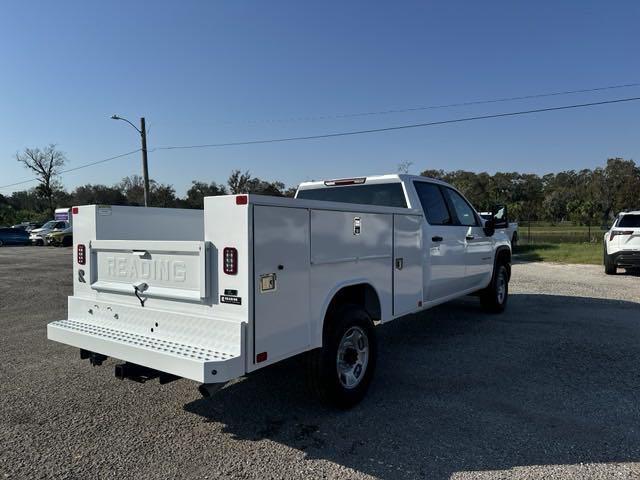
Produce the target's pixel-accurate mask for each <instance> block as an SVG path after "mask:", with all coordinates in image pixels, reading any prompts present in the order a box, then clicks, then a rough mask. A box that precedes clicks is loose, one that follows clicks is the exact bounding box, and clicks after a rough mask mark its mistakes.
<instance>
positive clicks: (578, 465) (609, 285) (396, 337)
mask: <svg viewBox="0 0 640 480" xmlns="http://www.w3.org/2000/svg"><path fill="white" fill-rule="evenodd" d="M70 266H71V251H70V249H54V248H48V247H41V248H35V247H23V248H0V331H1V332H2V335H1V336H0V401H1V406H2V408H1V409H0V439H1V440H0V478H2V476H4V478H16V479H26V478H78V479H80V478H82V479H85V478H118V479H128V478H131V479H167V478H185V479H191V478H193V479H204V478H209V479H214V478H215V479H218V478H220V479H227V478H255V479H270V478H274V479H275V478H350V479H354V478H383V479H404V478H407V479H412V478H428V479H449V478H451V479H466V478H481V479H504V478H559V479H560V478H562V479H567V478H602V479H609V478H640V463H638V462H640V402H639V395H638V392H640V373H639V372H640V369H639V361H640V276H637V275H629V274H622V275H618V276H616V277H607V276H605V275H604V273H603V271H602V268H601V267H595V266H580V265H556V264H541V263H528V264H517V265H514V268H513V278H512V283H511V297H510V300H509V306H508V308H507V312H506V313H505V314H503V315H499V316H492V315H488V314H485V313H483V312H481V310H480V309H479V306H478V301H477V299H475V298H465V299H462V300H459V301H455V302H453V303H450V304H447V305H443V306H440V307H437V308H435V309H433V310H430V311H428V312H425V313H423V314H420V315H416V316H413V317H407V318H405V319H400V320H398V321H396V322H392V323H390V324H387V325H384V326H381V327H380V328H379V330H378V332H379V341H380V347H381V348H380V358H379V364H378V371H377V373H376V379H375V381H374V384H373V386H372V389H371V390H370V392H369V395H368V397H367V398H366V399H365V401H364V402H363V403H362V404H361V405H359V406H358V407H356V408H355V409H353V410H351V411H349V412H336V411H331V410H326V409H324V408H323V407H321V406H319V405H318V404H317V403H315V401H314V400H313V399H312V398H310V397H309V394H308V393H307V390H306V389H305V387H304V370H303V368H302V367H301V365H300V364H301V362H300V360H299V359H293V360H290V361H287V362H286V363H283V364H279V365H275V366H273V367H269V368H267V369H265V370H263V371H260V372H257V373H256V374H253V375H250V376H248V377H247V378H243V379H241V380H240V381H237V382H235V383H233V384H231V385H229V386H227V387H226V388H225V389H223V390H222V391H221V392H219V393H218V394H217V396H216V397H215V399H214V400H213V401H206V400H203V399H201V398H199V394H198V392H197V390H196V384H195V383H193V382H190V381H186V380H180V381H177V382H173V383H171V384H168V385H164V386H160V385H159V384H158V383H157V382H147V383H145V384H137V383H133V382H126V381H125V382H122V381H119V380H117V379H115V378H114V376H113V365H114V364H115V363H116V362H115V361H113V360H109V361H108V362H106V363H105V364H104V365H103V366H102V367H96V368H92V367H91V366H90V365H89V364H88V363H87V362H86V361H81V360H80V359H79V356H78V351H77V350H76V349H73V348H70V347H66V346H64V345H60V344H57V343H53V342H49V341H47V340H46V323H47V322H48V321H50V320H53V319H61V318H66V296H67V295H69V294H70V293H71V270H70Z"/></svg>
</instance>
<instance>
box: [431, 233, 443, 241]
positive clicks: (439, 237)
mask: <svg viewBox="0 0 640 480" xmlns="http://www.w3.org/2000/svg"><path fill="white" fill-rule="evenodd" d="M431 241H432V242H441V241H442V237H441V236H439V235H436V236H435V237H431Z"/></svg>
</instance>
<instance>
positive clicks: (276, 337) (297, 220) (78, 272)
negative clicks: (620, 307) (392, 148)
mask: <svg viewBox="0 0 640 480" xmlns="http://www.w3.org/2000/svg"><path fill="white" fill-rule="evenodd" d="M72 215H73V225H74V235H73V245H74V255H73V262H74V263H73V276H74V283H73V286H74V291H73V295H72V296H70V297H69V299H68V305H69V307H68V310H69V313H68V318H67V319H63V320H57V321H53V322H51V323H50V324H49V325H48V328H47V331H48V337H49V339H51V340H55V341H58V342H62V343H65V344H68V345H71V346H74V347H77V348H80V352H81V358H84V359H88V360H90V362H91V363H92V364H94V365H100V364H102V363H103V362H104V360H105V359H106V358H107V357H115V358H116V359H119V360H121V361H123V363H120V364H118V365H117V366H116V376H117V377H118V378H120V379H125V378H127V379H133V380H138V381H146V380H150V379H152V378H159V379H160V381H161V382H166V381H171V380H174V379H177V378H187V379H190V380H194V381H197V382H200V383H201V385H200V387H199V388H200V392H201V393H202V394H203V395H204V396H210V395H211V394H212V393H213V392H215V391H216V390H217V389H219V388H221V387H222V386H223V385H224V384H225V383H226V382H228V381H230V380H233V379H235V378H237V377H240V376H242V375H244V374H246V373H248V372H253V371H255V370H259V369H261V368H263V367H265V366H267V365H270V364H273V363H276V362H279V361H281V360H283V359H286V358H289V357H293V356H298V355H301V356H307V357H308V359H309V361H308V364H309V370H310V371H309V378H310V379H312V382H311V383H312V384H313V386H314V390H315V391H316V393H317V394H318V397H319V398H320V399H321V400H323V401H324V402H325V403H328V404H331V405H334V406H337V407H340V408H348V407H350V406H353V405H355V404H356V403H358V402H359V401H360V400H361V399H362V397H363V396H364V395H365V393H366V390H367V388H368V385H369V384H370V382H371V381H372V378H373V373H374V371H375V364H376V357H377V340H376V334H375V328H374V326H375V325H377V324H379V323H385V322H389V321H392V320H394V319H396V318H399V317H402V316H404V315H407V314H411V313H415V312H419V311H421V310H424V309H426V308H430V307H432V306H434V305H437V304H440V303H443V302H446V301H448V300H451V299H453V298H457V297H460V296H462V295H468V294H474V295H477V296H479V297H480V300H481V305H482V306H483V307H485V308H486V309H487V310H488V311H491V312H497V313H499V312H501V311H503V310H504V308H505V307H506V304H507V298H508V282H509V277H510V261H511V250H510V245H509V241H508V239H507V238H506V236H505V235H504V233H503V232H500V231H496V230H495V225H494V219H493V218H489V219H488V220H483V219H482V218H481V217H480V216H479V215H478V213H477V212H476V210H475V209H474V208H473V207H472V206H471V205H470V204H469V202H468V201H467V200H466V199H465V198H464V196H463V195H462V194H461V193H460V192H459V191H457V190H456V189H455V188H453V187H452V186H450V185H448V184H446V183H444V182H440V181H438V180H433V179H429V178H425V177H416V176H409V175H383V176H372V177H358V178H350V179H338V180H326V181H322V182H306V183H302V184H301V185H300V187H299V189H298V191H297V193H296V197H295V198H293V199H292V198H279V197H267V196H260V195H252V194H240V195H226V196H217V197H207V198H205V200H204V210H200V211H199V210H180V209H162V208H143V207H124V206H113V207H111V206H105V205H87V206H80V207H73V209H72ZM167 225H171V227H172V228H166V226H167Z"/></svg>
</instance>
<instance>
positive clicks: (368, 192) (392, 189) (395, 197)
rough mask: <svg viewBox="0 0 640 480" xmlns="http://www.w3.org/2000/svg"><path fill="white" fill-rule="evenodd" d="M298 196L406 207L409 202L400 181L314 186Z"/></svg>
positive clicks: (328, 200) (311, 198) (307, 198)
mask: <svg viewBox="0 0 640 480" xmlns="http://www.w3.org/2000/svg"><path fill="white" fill-rule="evenodd" d="M296 198H304V199H306V200H324V201H327V202H342V203H359V204H363V205H377V206H380V207H401V208H406V207H407V202H406V200H405V198H404V191H403V190H402V185H401V184H400V183H373V184H370V185H348V186H344V187H326V188H312V189H309V190H300V191H298V195H297V196H296Z"/></svg>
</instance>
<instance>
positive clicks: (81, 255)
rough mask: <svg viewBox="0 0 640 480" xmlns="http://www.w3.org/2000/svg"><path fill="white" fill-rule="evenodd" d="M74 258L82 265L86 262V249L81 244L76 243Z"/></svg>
mask: <svg viewBox="0 0 640 480" xmlns="http://www.w3.org/2000/svg"><path fill="white" fill-rule="evenodd" d="M76 260H77V261H78V265H84V264H85V263H87V251H86V249H85V247H84V245H83V244H81V243H79V244H78V250H77V252H76Z"/></svg>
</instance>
